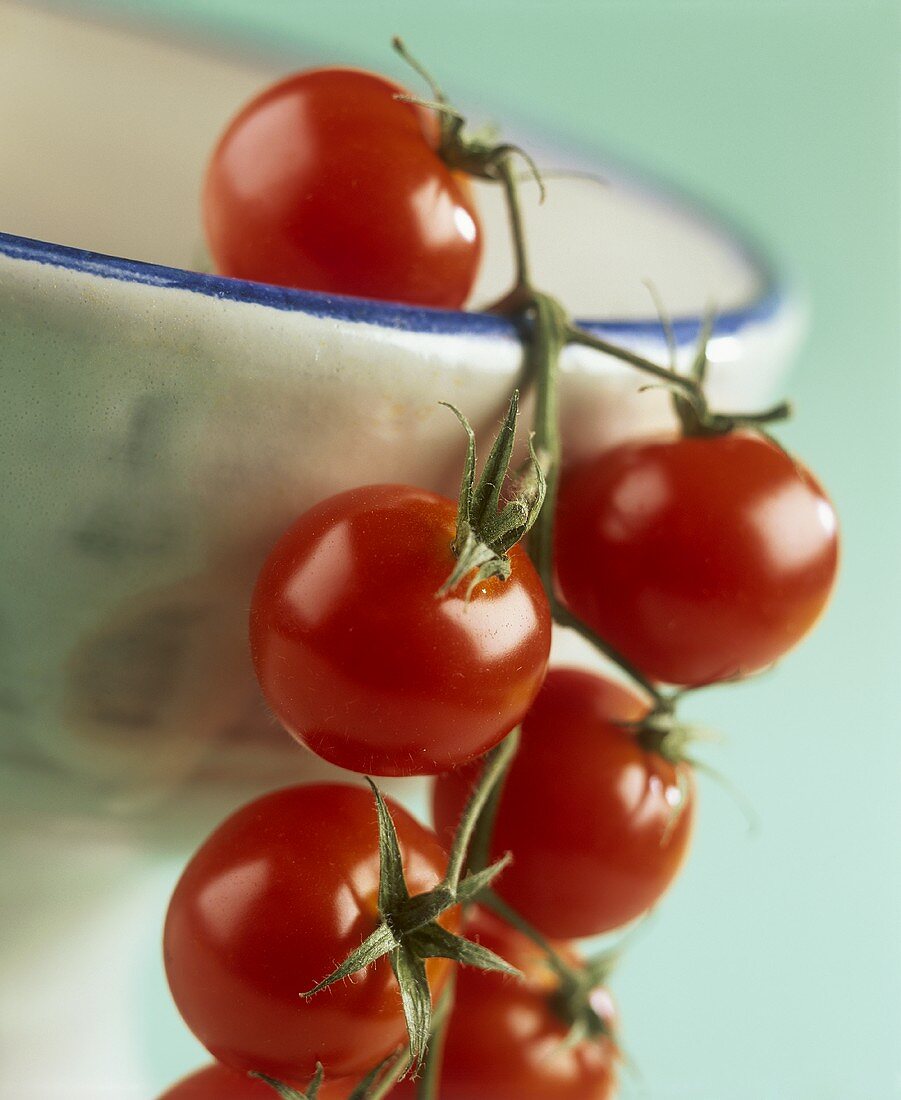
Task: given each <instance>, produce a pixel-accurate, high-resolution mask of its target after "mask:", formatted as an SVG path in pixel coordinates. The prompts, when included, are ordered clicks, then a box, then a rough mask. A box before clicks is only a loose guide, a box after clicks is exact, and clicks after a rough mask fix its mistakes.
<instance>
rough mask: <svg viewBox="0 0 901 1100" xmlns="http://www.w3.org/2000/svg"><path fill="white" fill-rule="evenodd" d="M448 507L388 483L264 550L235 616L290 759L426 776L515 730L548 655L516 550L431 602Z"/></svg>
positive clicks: (446, 564) (540, 610)
mask: <svg viewBox="0 0 901 1100" xmlns="http://www.w3.org/2000/svg"><path fill="white" fill-rule="evenodd" d="M456 525H457V505H456V504H455V503H453V502H452V501H450V500H447V499H446V498H444V497H441V496H437V495H436V494H434V493H429V492H426V491H424V490H422V489H415V488H411V487H409V486H403V485H372V486H366V487H364V488H359V489H352V490H350V491H349V492H345V493H340V494H338V495H337V496H333V497H329V498H328V499H327V500H325V501H322V502H321V503H320V504H318V505H316V506H315V507H313V508H312V509H310V511H308V512H306V513H305V514H304V515H302V516H301V517H300V518H299V519H298V520H297V521H296V522H295V523H294V524H293V525H292V526H291V527H290V528H289V530H288V531H287V532H286V533H285V534H284V535H283V536H282V538H281V539H280V540H279V541H278V542H277V543H276V545H275V547H274V549H273V550H272V552H271V553H270V555H269V557H268V559H267V560H266V562H265V564H264V565H263V568H262V570H261V572H260V575H259V579H258V581H257V584H256V588H255V590H254V593H253V599H252V603H251V613H250V641H251V654H252V657H253V663H254V668H255V670H256V674H257V679H258V680H259V682H260V686H261V688H262V691H263V694H264V696H265V698H266V701H267V702H268V704H269V706H270V707H271V708H272V710H273V711H274V713H275V715H276V716H277V717H278V719H279V720H280V721H281V722H282V724H283V725H284V726H285V727H286V728H287V729H288V730H289V731H290V732H291V733H292V734H293V735H294V736H295V737H296V738H297V739H298V740H299V741H301V742H302V743H303V744H304V745H306V746H307V747H308V748H310V749H312V751H313V752H315V753H316V754H317V755H319V756H321V757H324V758H325V759H326V760H329V761H331V762H332V763H333V764H338V765H340V766H341V767H343V768H349V769H350V770H352V771H358V772H366V773H368V774H372V775H434V774H436V773H437V772H440V771H443V770H445V769H447V768H450V767H453V766H455V765H457V764H461V763H463V762H465V761H467V760H471V759H473V758H475V757H477V756H480V755H482V754H483V753H485V752H487V751H488V750H489V749H490V748H492V747H493V746H494V745H495V744H497V743H498V742H499V741H500V740H501V739H502V738H503V737H504V736H505V735H506V734H508V733H509V732H510V730H511V729H513V727H514V726H515V725H516V724H517V723H518V722H519V721H520V719H521V718H522V717H523V715H524V714H525V713H526V711H527V710H528V708H529V706H530V705H531V703H532V700H533V699H534V698H535V695H536V693H537V691H538V689H539V687H540V686H541V682H542V680H543V678H544V674H545V670H546V667H547V660H548V655H549V652H550V641H551V620H550V610H549V608H548V602H547V598H546V596H545V593H544V589H543V588H542V585H541V581H540V580H539V577H538V574H537V573H536V571H535V569H534V567H533V566H532V563H531V562H530V561H529V559H528V557H527V556H526V554H525V552H524V551H523V549H522V547H521V546H520V545H514V546H512V547H511V548H510V549H509V550H508V551H507V558H508V560H509V574H510V575H509V576H508V577H507V578H506V579H503V578H502V577H499V576H492V577H488V578H486V579H482V580H479V581H478V583H477V584H475V586H474V587H473V588H471V589H470V586H469V585H468V584H467V583H466V582H465V581H464V582H463V583H461V584H459V585H456V586H455V587H453V588H452V589H451V590H450V591H444V592H441V594H440V595H439V594H438V593H439V591H440V590H441V589H442V588H443V586H444V585H445V582H446V581H447V579H448V577H449V576H450V574H451V573H452V572H453V570H454V569H455V567H456V565H457V560H456V558H455V556H454V552H453V549H452V544H453V543H454V539H455V532H456V529H457V527H456Z"/></svg>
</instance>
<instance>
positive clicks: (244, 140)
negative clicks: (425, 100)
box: [203, 69, 481, 309]
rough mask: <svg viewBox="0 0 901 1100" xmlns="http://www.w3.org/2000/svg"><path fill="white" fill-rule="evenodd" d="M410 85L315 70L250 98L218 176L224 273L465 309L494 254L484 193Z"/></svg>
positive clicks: (212, 197)
mask: <svg viewBox="0 0 901 1100" xmlns="http://www.w3.org/2000/svg"><path fill="white" fill-rule="evenodd" d="M399 94H405V93H404V89H403V88H401V87H400V86H399V85H397V84H394V83H392V82H391V81H390V80H385V78H384V77H381V76H376V75H375V74H373V73H367V72H360V71H357V70H355V69H314V70H312V71H310V72H303V73H296V74H295V75H294V76H289V77H288V78H287V79H285V80H282V81H281V82H280V83H278V84H275V85H274V86H273V87H271V88H268V89H267V90H266V91H264V92H262V93H261V94H260V95H258V96H257V97H256V98H255V99H254V100H252V101H251V102H250V103H249V104H247V106H246V107H244V109H243V110H242V111H241V112H240V114H239V115H238V116H237V117H236V118H235V119H234V121H233V122H232V123H231V124H230V125H229V127H228V129H227V130H226V131H225V133H224V135H223V136H222V138H221V139H220V141H219V144H218V145H217V147H216V149H215V151H214V153H213V156H212V160H211V161H210V165H209V168H208V170H207V175H206V183H205V187H204V193H203V212H204V222H205V225H206V234H207V240H208V242H209V246H210V251H211V253H212V256H213V259H214V261H215V263H216V268H217V270H218V271H220V272H222V273H223V274H224V275H232V276H236V277H238V278H241V279H256V280H258V281H261V282H267V283H277V284H279V285H283V286H293V287H300V288H302V289H306V290H318V291H324V292H326V293H331V294H354V295H359V296H362V297H366V298H381V299H388V300H391V301H398V302H410V303H413V304H416V305H423V306H443V307H446V308H450V309H456V308H459V307H460V306H461V305H462V304H463V302H464V301H465V300H466V298H467V296H468V294H469V292H470V290H471V288H472V284H473V282H474V280H475V276H476V271H477V269H478V264H479V258H480V255H481V232H480V227H479V220H478V215H477V213H476V209H475V205H474V203H473V198H472V193H471V191H470V187H469V184H468V181H467V180H466V179H465V178H464V177H463V176H461V175H459V174H458V173H454V172H451V171H450V169H449V168H447V166H446V165H445V164H444V162H443V161H442V160H441V159H440V158H439V156H438V154H437V152H436V146H437V143H438V134H439V128H438V125H437V122H436V119H435V116H434V114H433V112H431V111H428V110H424V109H423V108H421V107H418V106H415V105H413V104H410V103H401V102H399V101H398V100H397V99H396V98H395V96H397V95H399Z"/></svg>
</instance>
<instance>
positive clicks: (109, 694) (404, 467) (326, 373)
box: [0, 5, 800, 1100]
mask: <svg viewBox="0 0 901 1100" xmlns="http://www.w3.org/2000/svg"><path fill="white" fill-rule="evenodd" d="M386 59H387V51H386ZM273 75H274V73H273V72H272V71H271V70H267V69H266V68H265V67H263V66H259V65H256V66H252V65H242V64H239V63H237V62H235V61H234V60H230V61H225V60H222V59H219V58H215V57H210V56H205V55H201V54H199V53H195V52H192V51H191V50H189V49H186V48H183V47H181V46H178V45H173V44H171V43H170V44H165V43H160V42H158V41H152V40H149V39H146V38H143V37H141V36H137V35H130V34H127V33H125V32H123V31H121V30H116V31H114V30H110V29H107V28H104V27H102V26H98V25H93V24H85V23H79V22H75V21H71V20H64V19H60V18H59V17H55V16H49V15H46V14H41V13H39V12H36V11H34V10H31V9H29V8H27V7H10V6H5V5H0V102H5V103H14V104H15V110H13V111H10V112H7V113H6V114H2V115H0V148H2V149H3V150H4V171H3V173H0V211H2V221H0V230H3V232H2V233H0V326H2V327H0V331H2V340H0V371H2V394H3V401H2V403H0V454H2V461H3V470H4V478H3V481H2V488H0V530H2V540H0V758H2V768H0V802H2V805H3V810H2V811H0V825H2V837H0V847H2V849H3V854H4V859H5V861H6V863H8V865H10V866H12V867H14V868H15V874H12V875H9V876H7V878H6V880H5V886H4V890H3V891H0V904H2V906H3V908H4V913H5V915H4V917H3V919H2V926H3V927H4V939H5V942H4V945H3V949H2V953H0V969H2V978H3V984H4V987H5V988H6V989H7V990H9V996H8V997H6V996H4V997H0V1017H2V1020H0V1024H2V1027H3V1030H4V1032H5V1039H6V1041H7V1045H6V1046H5V1047H4V1054H3V1064H2V1067H0V1095H2V1096H10V1097H12V1096H15V1097H16V1100H50V1098H57V1097H61V1096H66V1097H76V1096H78V1097H90V1098H92V1100H97V1098H100V1097H105V1096H110V1097H116V1098H117V1100H126V1098H134V1100H141V1098H144V1100H146V1098H147V1097H148V1096H149V1095H151V1092H152V1090H156V1089H159V1088H160V1087H161V1086H162V1084H163V1083H164V1082H165V1081H166V1080H167V1079H171V1078H173V1077H174V1076H175V1075H176V1074H177V1073H178V1072H180V1071H181V1070H182V1069H184V1068H186V1066H187V1065H188V1064H190V1062H192V1061H193V1062H194V1063H195V1064H196V1063H198V1062H199V1061H201V1060H202V1059H201V1054H200V1052H199V1051H197V1050H196V1049H195V1047H194V1046H193V1045H192V1041H190V1040H188V1039H186V1038H185V1037H184V1034H185V1033H184V1031H183V1029H182V1027H181V1025H180V1024H179V1022H178V1021H177V1019H176V1017H175V1012H174V1009H173V1008H172V1007H171V1005H170V1004H169V1002H168V1000H167V998H166V994H165V991H164V989H163V984H162V976H161V967H160V965H159V962H158V937H159V929H160V927H161V920H162V913H163V911H164V907H165V903H166V897H167V895H168V892H169V890H170V889H171V885H172V881H173V880H174V877H175V876H176V874H177V873H178V869H179V867H180V866H181V865H182V864H183V862H184V860H185V858H186V856H187V852H188V850H189V849H190V848H191V847H192V846H193V845H194V844H195V843H196V842H197V840H198V839H199V837H200V836H202V835H203V833H204V832H205V830H206V829H208V828H209V827H210V826H211V825H212V824H213V823H214V822H215V821H216V820H217V819H219V818H220V817H221V816H223V815H224V813H226V812H227V811H228V810H229V809H231V808H233V807H234V806H235V805H236V804H237V803H238V802H240V801H241V800H242V799H244V798H246V797H249V796H250V795H252V794H253V793H255V792H256V791H258V790H261V789H263V788H266V787H271V786H273V785H276V784H279V783H282V782H285V781H288V780H290V779H292V778H298V777H300V776H301V775H309V774H310V773H311V771H312V770H315V769H317V768H320V765H318V764H317V763H316V762H315V761H314V760H313V758H312V757H310V756H309V755H307V754H304V753H302V752H301V751H300V750H299V749H297V748H296V747H295V746H294V744H293V742H291V741H290V739H289V738H288V737H287V736H286V735H284V734H283V733H282V732H281V731H280V730H278V729H277V728H276V727H275V724H274V723H273V722H272V720H271V719H269V718H268V717H267V716H266V713H265V711H264V709H263V707H262V704H261V701H260V698H259V695H258V692H257V689H256V686H255V683H254V681H253V677H252V674H251V670H250V664H249V660H248V653H247V643H246V613H247V606H248V602H249V594H250V590H251V587H252V584H253V580H254V577H255V574H256V571H257V569H258V567H259V564H260V562H261V560H262V558H263V556H264V555H265V553H266V552H267V550H268V548H269V546H270V544H271V542H272V541H273V539H274V538H275V537H276V535H277V534H278V533H279V532H280V531H281V530H282V528H283V527H284V526H285V525H286V524H287V523H288V522H289V521H290V520H291V519H292V518H293V517H294V516H295V515H296V514H297V513H299V512H300V511H302V510H303V509H305V508H306V507H307V506H308V505H310V504H312V503H313V502H314V501H315V500H317V499H319V498H321V497H323V496H325V495H327V494H330V493H333V492H335V491H336V490H340V489H343V488H346V487H349V486H352V485H356V484H360V483H366V482H376V481H408V482H414V483H417V484H421V485H424V486H427V487H430V488H435V489H440V490H445V491H448V492H453V491H454V489H455V483H456V480H457V477H458V471H459V467H460V462H461V457H462V444H463V441H462V439H461V432H460V429H459V426H458V425H457V423H456V420H455V419H454V417H453V416H452V415H451V414H450V413H449V412H448V411H447V410H446V409H443V408H441V407H440V406H439V404H438V402H439V401H441V400H450V401H452V402H453V403H455V404H456V405H457V406H459V407H460V408H461V409H463V410H464V411H465V412H466V413H467V415H468V416H469V417H470V419H471V420H472V421H473V423H474V424H475V425H476V426H477V428H478V430H479V431H480V434H481V435H482V437H483V438H484V437H485V434H486V433H487V432H488V430H489V429H490V428H492V426H493V425H494V422H495V421H496V419H497V417H498V416H499V414H500V412H501V410H502V408H503V407H504V404H505V401H506V399H507V396H508V394H509V391H510V389H511V388H512V387H513V386H514V385H515V384H516V383H517V382H518V381H521V379H520V364H521V350H520V346H519V344H518V342H517V339H516V337H515V333H514V332H513V331H512V329H511V327H510V326H509V325H508V324H507V323H505V322H504V321H501V320H499V319H496V318H493V317H489V316H485V315H482V314H479V313H477V312H469V313H448V312H440V311H428V310H420V309H411V308H406V307H403V306H394V305H384V304H374V303H371V302H365V301H358V300H353V299H342V298H337V297H325V296H322V295H316V294H304V293H299V292H295V291H287V290H283V289H278V288H274V287H268V286H261V285H256V284H251V283H245V282H238V281H231V280H226V279H221V278H217V277H215V276H212V275H205V274H198V273H197V272H195V271H192V270H191V267H192V262H193V259H194V257H196V255H197V254H198V245H199V229H198V224H199V219H198V212H197V203H196V198H195V196H196V195H197V193H198V190H199V180H200V174H201V171H202V166H203V160H204V155H205V150H206V149H208V148H209V146H210V145H211V143H212V141H213V140H214V139H215V137H216V135H217V133H218V131H219V130H220V129H221V127H222V125H223V124H224V122H225V121H226V120H227V118H228V117H229V115H230V114H231V113H232V112H233V111H234V110H235V109H236V108H237V107H238V106H239V105H240V103H241V102H242V101H243V100H245V99H246V98H247V97H248V96H249V95H250V94H251V93H252V92H253V91H254V90H255V89H256V88H257V87H259V86H260V85H261V84H263V83H264V82H266V81H268V80H269V79H270V78H271V77H272V76H273ZM516 136H517V137H519V138H520V139H523V140H526V141H528V136H527V135H516ZM537 152H538V154H539V156H540V159H541V161H542V162H543V163H552V164H560V163H561V161H562V160H564V159H568V161H569V163H579V158H576V157H572V156H570V157H569V158H562V157H561V155H560V152H559V150H557V151H554V150H547V149H545V150H541V149H540V148H539V149H538V150H537ZM583 167H584V165H583ZM589 167H590V166H589ZM600 171H602V173H603V174H604V176H605V177H606V178H607V180H608V181H609V182H608V185H607V186H603V187H602V186H598V185H597V184H596V183H594V182H591V181H586V180H584V179H582V180H568V181H567V180H553V181H552V182H551V184H550V198H549V200H548V203H547V204H546V207H545V208H542V209H541V210H539V209H538V207H537V205H536V204H535V203H534V201H529V202H527V220H528V224H529V229H530V233H531V236H532V240H533V247H534V250H535V258H536V263H535V266H536V270H537V274H538V278H539V280H540V281H541V282H542V283H543V284H544V285H545V286H546V287H547V288H548V289H550V290H553V291H555V292H558V293H559V294H561V295H562V297H563V298H564V299H565V300H566V301H567V302H568V303H570V304H571V306H572V308H573V310H574V312H576V313H577V314H579V315H581V316H583V317H587V318H589V325H590V327H592V328H594V329H595V330H596V331H598V332H601V333H603V334H604V335H606V336H608V337H611V338H615V339H618V340H620V341H621V342H622V343H623V344H625V345H627V346H628V347H630V348H633V349H636V350H639V351H641V352H644V353H646V354H648V355H650V356H652V357H656V358H658V359H661V360H663V359H664V358H665V348H664V343H663V340H662V335H661V332H660V327H659V324H658V323H657V320H656V318H655V317H654V315H653V311H652V310H651V309H650V308H649V302H650V300H649V297H648V294H647V291H646V289H645V288H644V287H643V286H642V284H641V279H642V278H643V277H648V278H651V279H653V280H654V282H655V283H656V285H657V286H658V288H659V290H660V292H661V294H662V296H663V298H664V300H665V301H666V303H667V305H668V307H669V308H670V310H671V311H672V312H673V313H674V314H675V315H676V316H677V318H678V321H677V324H676V332H677V336H678V341H679V355H680V360H681V361H683V362H684V361H685V360H686V359H687V358H688V357H689V356H690V355H691V353H692V350H693V341H694V339H695V337H696V335H697V332H698V327H699V321H698V319H699V316H700V314H701V313H702V312H703V310H704V308H705V307H706V306H707V304H708V303H709V302H711V301H714V302H715V303H716V304H717V306H718V308H719V311H720V316H719V321H718V323H717V327H716V332H715V336H714V339H713V340H712V342H711V345H710V353H711V359H712V371H711V379H710V390H711V396H712V398H713V400H714V402H715V403H716V404H719V405H720V406H722V407H729V408H731V409H742V408H745V409H753V408H756V407H760V406H761V405H762V404H764V403H765V402H767V401H769V400H770V399H771V398H772V397H773V396H774V394H775V391H776V389H777V387H778V383H779V380H780V377H781V374H782V372H783V369H784V367H785V365H786V362H787V359H788V357H789V356H790V353H791V351H792V349H793V347H794V344H795V341H796V339H797V336H798V333H799V326H800V311H799V309H798V306H797V304H796V303H795V302H794V300H792V299H791V298H790V297H789V296H788V295H787V294H786V293H785V291H784V289H783V288H782V287H781V286H780V285H779V284H778V283H777V282H776V280H775V279H774V278H773V277H772V275H771V273H770V272H769V270H768V268H767V266H766V264H765V263H763V262H762V261H761V260H760V259H759V257H758V256H757V255H756V254H755V253H754V252H753V251H752V250H751V249H749V248H748V247H747V246H746V245H745V244H744V243H742V241H741V240H740V239H739V238H738V237H737V236H736V235H735V234H734V232H733V231H732V230H731V229H730V228H729V227H727V226H724V225H723V224H722V223H720V222H717V221H714V220H712V219H711V218H709V217H708V216H707V215H706V214H704V213H702V212H700V211H699V210H697V209H696V208H694V207H693V206H692V205H690V204H687V203H686V202H684V201H682V200H677V199H676V198H674V197H673V196H672V195H670V194H668V193H666V192H664V191H661V190H660V189H658V188H657V187H653V186H650V185H648V184H646V183H642V182H640V181H638V180H636V179H635V178H634V177H632V176H630V175H628V174H626V173H623V172H621V171H619V170H616V169H614V168H613V167H612V166H608V165H604V166H603V167H602V168H601V169H600ZM479 197H480V201H481V202H482V205H483V207H484V210H485V221H486V225H487V231H488V236H489V248H488V256H487V259H486V264H485V270H484V272H483V276H482V278H481V280H480V283H479V286H478V288H477V291H476V295H475V298H474V301H476V302H485V301H487V300H489V299H490V298H491V297H492V296H493V295H495V294H497V293H499V292H500V291H501V290H502V289H503V288H504V285H505V281H506V280H507V279H508V278H509V274H510V266H509V261H508V259H507V251H508V249H507V240H506V232H505V227H504V219H503V212H502V208H501V205H500V202H499V198H498V196H497V195H496V194H495V193H494V192H492V191H491V190H490V189H485V188H482V189H480V196H479ZM533 198H534V196H533ZM51 241H53V242H60V243H48V242H51ZM85 249H90V250H91V251H85ZM117 257H129V258H127V259H125V258H117ZM645 381H646V380H645V379H644V378H643V377H641V376H640V375H638V374H636V373H635V372H634V371H633V370H631V369H630V368H628V367H625V366H623V365H622V364H621V363H619V362H617V361H615V360H612V359H609V358H606V357H604V356H601V355H597V354H594V353H592V352H587V351H581V350H575V349H573V350H570V351H568V352H567V353H566V355H565V357H564V363H563V382H562V410H563V424H564V435H565V440H566V447H567V453H568V455H569V456H570V457H574V456H578V455H579V454H584V453H587V452H589V451H591V450H594V449H597V448H599V447H603V446H606V445H608V444H609V443H611V442H613V441H615V440H617V439H621V438H624V437H629V436H634V435H637V434H640V433H646V432H652V431H656V430H658V429H661V428H665V427H666V426H668V425H669V424H670V423H671V413H670V410H669V402H668V398H667V397H666V395H665V394H664V393H662V392H661V391H651V392H646V393H639V387H640V386H641V385H642V384H643V383H644V382H645ZM526 415H528V413H526ZM568 644H569V643H568V642H567V641H566V640H562V641H561V640H558V641H556V642H555V645H556V646H557V647H558V649H557V651H558V653H559V652H562V653H564V654H565V653H567V652H568V651H567V645H568ZM321 767H324V766H321ZM161 799H167V801H165V803H163V802H162V801H161ZM114 811H118V812H114ZM125 811H131V812H130V813H125ZM6 863H5V865H6ZM4 1089H5V1090H6V1091H4Z"/></svg>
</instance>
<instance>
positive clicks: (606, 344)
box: [566, 322, 703, 404]
mask: <svg viewBox="0 0 901 1100" xmlns="http://www.w3.org/2000/svg"><path fill="white" fill-rule="evenodd" d="M566 342H567V343H568V344H580V345H581V346H582V347H586V348H593V349H594V350H595V351H600V352H603V353H604V354H605V355H610V356H612V357H613V358H614V359H621V360H622V361H623V362H624V363H629V364H631V365H632V366H633V367H637V369H638V370H640V371H644V373H645V374H650V375H653V377H654V378H659V379H660V380H661V381H662V382H665V383H666V384H667V385H668V386H673V387H674V388H675V389H678V390H682V391H683V392H684V394H685V396H686V398H687V399H688V400H689V401H691V402H692V404H696V403H697V402H699V401H700V402H702V403H703V397H702V395H701V391H700V389H699V387H698V384H697V382H695V380H694V379H693V378H690V377H689V376H688V375H685V374H678V373H677V372H676V371H674V370H670V369H669V367H661V366H660V364H659V363H655V362H653V360H651V359H646V358H645V357H644V356H643V355H638V354H637V353H636V352H634V351H629V349H628V348H624V347H621V346H620V345H619V344H612V343H610V341H609V340H605V339H604V338H603V337H601V336H595V335H594V333H592V332H586V330H585V329H583V328H580V327H579V326H578V325H574V324H573V323H572V322H570V323H569V324H568V325H567V328H566Z"/></svg>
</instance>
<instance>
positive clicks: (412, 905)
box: [392, 882, 459, 935]
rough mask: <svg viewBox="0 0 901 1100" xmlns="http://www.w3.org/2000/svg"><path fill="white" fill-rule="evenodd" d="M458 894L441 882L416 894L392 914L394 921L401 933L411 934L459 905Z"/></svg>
mask: <svg viewBox="0 0 901 1100" xmlns="http://www.w3.org/2000/svg"><path fill="white" fill-rule="evenodd" d="M458 902H459V899H458V897H457V895H456V894H455V893H454V892H453V891H452V890H449V889H448V887H447V886H446V885H445V884H444V883H443V882H439V883H438V885H437V886H436V887H434V888H433V889H432V890H428V891H427V892H426V893H424V894H414V895H413V897H411V898H410V899H409V901H407V902H406V903H404V904H403V905H402V906H400V907H399V908H398V909H397V910H396V911H395V912H394V913H393V914H392V923H393V924H394V927H395V928H396V929H397V930H398V933H399V934H400V935H409V934H410V933H411V932H415V931H417V929H419V928H422V927H423V925H426V924H430V923H431V922H432V921H433V920H435V919H436V918H437V917H440V916H441V914H442V913H444V912H445V911H446V910H448V909H450V908H452V907H453V906H454V905H457V904H458Z"/></svg>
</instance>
